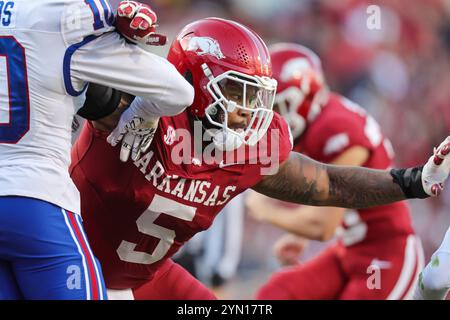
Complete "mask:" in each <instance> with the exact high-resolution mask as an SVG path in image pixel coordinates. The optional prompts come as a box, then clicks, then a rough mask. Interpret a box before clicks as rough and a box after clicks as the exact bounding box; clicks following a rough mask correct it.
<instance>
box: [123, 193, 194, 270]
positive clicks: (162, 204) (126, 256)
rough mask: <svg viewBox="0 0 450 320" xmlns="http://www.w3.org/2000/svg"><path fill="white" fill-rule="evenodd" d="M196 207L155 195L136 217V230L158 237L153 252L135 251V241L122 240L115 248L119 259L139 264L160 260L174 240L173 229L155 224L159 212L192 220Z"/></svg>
mask: <svg viewBox="0 0 450 320" xmlns="http://www.w3.org/2000/svg"><path fill="white" fill-rule="evenodd" d="M195 213H196V208H194V207H190V206H187V205H184V204H181V203H178V202H176V201H174V200H171V199H167V198H164V197H161V196H159V195H155V197H154V198H153V200H152V203H151V204H150V206H149V207H148V209H147V210H145V211H144V213H143V214H142V215H141V216H140V217H139V218H138V219H137V221H136V224H137V227H138V230H139V231H140V232H141V233H143V234H146V235H149V236H152V237H155V238H158V239H160V240H159V242H158V245H157V246H156V248H155V250H154V251H153V253H151V254H150V253H146V252H140V251H136V250H135V249H136V246H137V244H136V243H132V242H128V241H125V240H123V241H122V243H121V244H120V246H119V248H118V249H117V254H118V255H119V258H120V260H122V261H126V262H132V263H139V264H152V263H155V262H157V261H159V260H161V259H162V258H163V257H164V256H165V255H166V254H167V252H168V251H169V249H170V247H171V246H172V244H173V241H174V240H175V237H176V234H175V231H174V230H170V229H167V228H164V227H161V226H158V225H157V224H155V220H156V219H158V217H159V216H160V215H161V214H166V215H169V216H171V217H174V218H177V219H181V220H184V221H192V220H193V219H194V216H195Z"/></svg>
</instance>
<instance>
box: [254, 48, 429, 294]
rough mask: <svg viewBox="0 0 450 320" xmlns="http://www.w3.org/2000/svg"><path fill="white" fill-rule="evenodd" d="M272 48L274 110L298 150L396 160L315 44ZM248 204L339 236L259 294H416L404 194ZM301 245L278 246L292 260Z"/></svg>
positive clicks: (273, 218) (377, 161)
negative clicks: (383, 201)
mask: <svg viewBox="0 0 450 320" xmlns="http://www.w3.org/2000/svg"><path fill="white" fill-rule="evenodd" d="M270 53H271V57H272V66H273V73H274V78H275V79H276V80H277V81H278V89H277V97H276V99H275V110H276V111H278V112H280V114H281V115H282V116H283V118H284V119H286V120H287V122H288V123H289V125H290V128H291V130H292V134H293V138H294V151H297V152H301V153H302V154H305V155H307V156H309V157H311V158H313V159H315V160H317V161H321V162H324V163H330V164H333V165H348V166H362V167H367V168H373V169H382V170H386V169H388V168H390V167H391V165H392V156H393V152H392V147H391V144H390V142H389V140H388V139H387V138H385V137H384V136H383V134H382V132H381V130H380V127H379V125H378V124H377V122H376V121H375V120H374V119H373V118H372V116H370V115H369V114H368V113H367V112H366V111H365V110H364V109H362V108H361V107H360V106H358V105H357V104H355V103H353V102H352V101H350V100H347V99H346V98H344V97H342V96H340V95H338V94H336V93H332V92H329V90H328V88H327V85H326V82H325V80H324V75H323V71H322V67H321V62H320V59H319V57H318V56H317V55H316V54H315V53H314V52H312V51H311V50H310V49H308V48H306V47H304V46H301V45H298V44H294V43H281V44H277V45H274V46H272V47H271V48H270ZM247 204H248V207H249V209H250V212H251V214H252V215H253V216H254V217H255V218H256V219H258V220H260V221H264V222H269V223H271V224H273V225H275V226H278V227H280V228H282V229H284V230H287V231H289V232H292V233H293V234H295V235H298V236H301V237H305V238H308V239H313V240H320V241H327V240H330V239H331V238H332V237H333V236H334V235H335V234H336V233H337V234H338V241H337V243H335V244H333V245H331V246H329V247H328V248H327V249H326V250H325V251H324V252H322V253H321V254H319V256H317V257H315V258H314V259H312V260H310V261H308V262H306V263H305V264H303V265H299V266H296V267H292V268H287V269H284V270H282V271H280V272H276V273H275V274H274V275H273V276H272V277H271V279H270V280H269V281H268V283H266V284H265V285H264V286H263V287H262V288H261V289H260V290H259V292H258V294H257V298H258V299H410V298H411V297H412V294H413V292H414V285H415V282H416V281H415V280H416V279H417V277H418V274H419V272H420V270H421V268H422V267H423V252H422V248H421V246H420V240H419V239H418V238H417V237H416V236H415V235H414V231H413V228H412V224H411V219H410V215H409V210H408V207H407V205H406V203H405V202H404V201H401V202H395V203H392V204H388V205H383V206H378V207H372V208H367V209H359V210H357V211H355V210H352V211H346V209H343V208H335V207H308V206H299V207H297V208H292V207H290V208H288V207H286V206H283V205H281V204H276V203H275V202H274V201H271V200H270V199H269V198H267V197H264V196H261V195H259V194H257V193H254V194H252V195H251V196H250V197H249V198H248V202H247ZM303 245H304V244H302V242H299V241H298V240H297V239H292V238H291V236H285V237H284V238H283V239H282V240H280V241H279V242H278V247H277V252H278V254H279V255H281V258H282V259H283V258H284V260H288V259H289V257H283V256H284V255H285V254H288V253H289V252H292V251H291V250H292V249H293V248H294V247H295V246H300V247H302V246H303ZM387 248H388V249H387ZM300 249H301V248H298V250H299V251H300ZM283 252H285V254H283ZM378 275H379V278H378V279H376V278H375V277H376V276H378ZM371 276H373V277H372V278H373V279H372V278H371Z"/></svg>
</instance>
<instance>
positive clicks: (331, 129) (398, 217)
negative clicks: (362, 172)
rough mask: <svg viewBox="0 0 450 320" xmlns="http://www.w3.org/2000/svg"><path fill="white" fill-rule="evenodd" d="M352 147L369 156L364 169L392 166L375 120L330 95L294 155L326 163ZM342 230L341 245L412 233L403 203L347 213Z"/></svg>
mask: <svg viewBox="0 0 450 320" xmlns="http://www.w3.org/2000/svg"><path fill="white" fill-rule="evenodd" d="M354 146H361V147H364V148H366V149H367V150H369V152H370V156H369V159H368V160H367V161H366V163H364V164H363V166H364V167H368V168H373V169H388V168H389V167H390V166H391V165H392V158H393V150H392V146H391V143H390V142H389V140H388V139H386V138H385V137H384V136H383V134H382V132H381V130H380V126H379V125H378V123H377V122H376V121H375V119H374V118H373V117H372V116H370V115H369V114H368V113H367V112H366V111H365V110H364V109H363V108H361V107H360V106H358V105H357V104H355V103H354V102H351V101H350V100H348V99H346V98H344V97H342V96H339V95H337V94H331V95H330V99H329V101H328V103H327V104H326V105H325V106H324V107H323V109H322V111H321V113H320V114H319V116H317V117H316V118H315V120H313V121H312V123H311V124H309V125H308V127H307V129H306V131H305V132H304V133H303V135H302V136H300V138H299V139H297V141H295V142H294V151H298V152H301V153H303V154H305V155H308V156H309V157H311V158H313V159H315V160H318V161H321V162H326V163H329V162H332V161H333V160H334V159H336V158H337V157H338V156H340V155H341V154H342V153H344V152H345V151H346V150H348V149H350V148H351V147H354ZM342 227H343V229H341V230H340V231H341V235H342V240H343V243H344V244H345V245H353V244H356V243H360V242H362V241H363V240H364V241H370V240H373V239H382V238H385V237H389V236H395V235H398V234H399V233H400V234H411V233H413V229H412V226H411V219H410V216H409V210H408V207H407V205H406V203H405V202H396V203H393V204H390V205H385V206H379V207H375V208H370V209H364V210H358V211H357V212H356V211H349V212H347V213H346V214H345V216H344V223H343V226H342ZM338 234H339V233H338Z"/></svg>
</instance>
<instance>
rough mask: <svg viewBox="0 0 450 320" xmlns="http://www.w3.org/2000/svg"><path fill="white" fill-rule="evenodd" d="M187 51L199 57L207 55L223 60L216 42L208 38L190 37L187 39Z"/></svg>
mask: <svg viewBox="0 0 450 320" xmlns="http://www.w3.org/2000/svg"><path fill="white" fill-rule="evenodd" d="M187 51H193V52H195V53H196V54H197V55H199V56H203V55H205V54H209V55H212V56H214V57H216V58H217V59H224V58H225V56H224V55H223V53H222V50H221V49H220V45H219V43H218V42H217V40H215V39H213V38H209V37H192V38H191V39H189V44H188V48H187Z"/></svg>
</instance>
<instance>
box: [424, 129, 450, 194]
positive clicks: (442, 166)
mask: <svg viewBox="0 0 450 320" xmlns="http://www.w3.org/2000/svg"><path fill="white" fill-rule="evenodd" d="M449 174H450V136H448V137H447V139H445V140H444V142H442V143H441V144H440V145H439V147H437V148H435V149H434V154H433V155H432V156H431V157H430V158H429V159H428V162H427V163H426V164H425V166H424V167H423V169H422V186H423V189H424V191H425V192H426V193H427V194H428V195H430V196H438V195H439V194H440V193H441V192H442V190H444V182H445V180H447V178H448V175H449Z"/></svg>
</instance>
